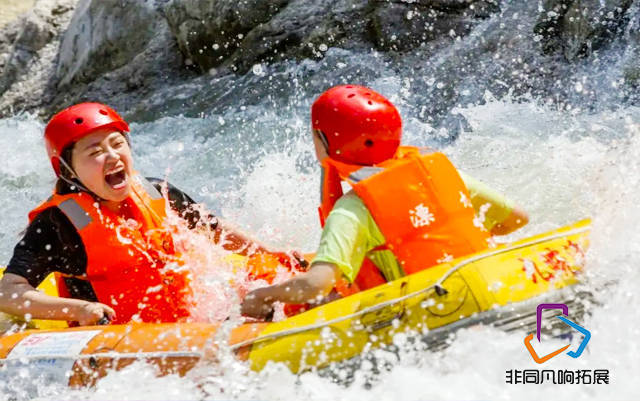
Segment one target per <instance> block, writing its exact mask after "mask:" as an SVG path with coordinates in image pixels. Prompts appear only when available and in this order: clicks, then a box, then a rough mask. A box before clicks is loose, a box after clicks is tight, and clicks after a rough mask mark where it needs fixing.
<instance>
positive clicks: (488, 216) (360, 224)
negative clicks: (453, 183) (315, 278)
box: [312, 172, 514, 282]
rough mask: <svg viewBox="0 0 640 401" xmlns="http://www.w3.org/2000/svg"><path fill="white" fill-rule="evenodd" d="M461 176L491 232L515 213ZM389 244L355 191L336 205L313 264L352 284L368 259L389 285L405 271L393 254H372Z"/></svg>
mask: <svg viewBox="0 0 640 401" xmlns="http://www.w3.org/2000/svg"><path fill="white" fill-rule="evenodd" d="M460 176H461V177H462V179H463V180H464V183H465V185H466V187H467V189H468V191H469V195H470V196H471V204H472V205H473V207H474V209H475V210H476V212H478V211H480V210H481V208H486V206H484V205H489V207H488V209H486V210H484V211H483V212H484V213H483V215H484V221H483V224H484V227H485V228H486V229H487V230H491V229H492V228H493V226H495V225H496V224H498V223H500V222H502V221H504V219H506V218H507V216H509V214H511V211H512V210H513V207H514V206H513V203H512V202H511V201H509V200H508V199H506V198H505V197H504V196H503V195H501V194H500V193H498V192H496V191H494V190H493V189H491V188H490V187H488V186H487V185H485V184H484V183H482V182H480V181H478V180H476V179H474V178H473V177H470V176H468V175H466V174H464V173H462V172H460ZM384 243H386V240H385V238H384V235H382V232H381V231H380V228H379V227H378V225H377V224H376V222H375V221H374V220H373V216H371V213H370V212H369V209H367V207H366V206H365V204H364V202H363V201H362V199H360V197H358V195H356V194H355V192H353V191H349V192H348V193H346V194H345V195H343V196H342V197H341V198H340V199H338V201H337V202H336V204H335V206H334V207H333V210H331V213H329V216H328V217H327V220H326V221H325V226H324V230H323V231H322V236H321V238H320V246H319V247H318V252H317V253H316V256H315V257H314V259H313V261H312V264H313V263H316V262H327V263H333V264H335V265H337V266H338V267H339V268H340V270H341V271H342V273H343V275H344V276H345V277H346V278H347V280H349V282H353V280H354V279H355V278H356V276H357V275H358V272H359V271H360V266H361V265H362V262H363V261H364V258H365V257H368V258H370V259H371V261H372V262H373V263H374V264H375V265H376V266H378V268H380V270H381V272H382V274H383V275H384V277H385V278H386V279H387V281H392V280H395V279H397V278H400V277H402V276H404V271H403V270H402V268H401V267H400V266H399V265H398V262H397V260H396V258H395V256H394V255H393V253H392V252H391V251H388V250H383V251H377V252H370V251H371V250H372V249H374V248H376V247H378V246H380V245H383V244H384Z"/></svg>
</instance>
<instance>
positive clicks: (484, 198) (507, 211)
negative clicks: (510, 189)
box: [459, 171, 529, 235]
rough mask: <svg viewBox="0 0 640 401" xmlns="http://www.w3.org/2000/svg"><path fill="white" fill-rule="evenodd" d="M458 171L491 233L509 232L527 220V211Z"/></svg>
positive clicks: (524, 223)
mask: <svg viewBox="0 0 640 401" xmlns="http://www.w3.org/2000/svg"><path fill="white" fill-rule="evenodd" d="M459 173H460V177H462V179H463V181H464V183H465V185H466V187H467V189H468V191H469V195H471V204H472V205H473V208H474V209H475V211H476V213H480V214H483V216H484V221H483V224H484V227H485V228H486V229H487V230H489V232H491V235H505V234H509V233H511V232H513V231H515V230H517V229H518V228H520V227H522V226H524V225H526V224H527V223H528V222H529V216H528V215H527V213H526V212H525V211H524V210H523V209H522V208H520V207H519V206H517V205H515V204H514V203H513V202H512V201H510V200H509V199H507V198H506V197H505V196H504V195H502V194H500V193H499V192H497V191H495V190H494V189H492V188H490V187H489V186H488V185H486V184H484V183H483V182H481V181H479V180H476V179H475V178H473V177H471V176H469V175H467V174H465V173H464V172H462V171H460V172H459ZM487 206H488V208H487Z"/></svg>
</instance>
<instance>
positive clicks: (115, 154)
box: [0, 103, 284, 325]
mask: <svg viewBox="0 0 640 401" xmlns="http://www.w3.org/2000/svg"><path fill="white" fill-rule="evenodd" d="M128 132H129V126H128V124H127V123H126V122H125V121H124V120H123V119H122V118H121V117H120V116H119V115H118V114H117V113H116V112H115V111H114V110H112V109H111V108H109V107H108V106H105V105H103V104H99V103H82V104H78V105H75V106H72V107H69V108H67V109H65V110H63V111H61V112H60V113H58V114H56V115H55V116H54V117H53V118H52V119H51V121H50V122H49V123H48V124H47V127H46V129H45V134H44V139H45V144H46V149H47V153H48V155H49V158H50V160H51V164H52V167H53V170H54V172H55V174H56V176H57V177H58V181H57V183H56V188H55V191H54V193H53V195H52V196H51V197H50V198H49V199H48V200H47V201H45V202H43V203H42V204H41V205H40V206H38V207H36V208H35V209H34V210H33V211H32V212H31V213H29V220H30V223H29V226H28V227H27V229H26V231H25V234H24V237H23V239H22V240H21V241H20V242H19V243H18V244H17V245H16V247H15V249H14V254H13V257H12V259H11V261H10V262H9V265H8V266H7V269H6V270H5V272H4V275H3V277H2V280H1V281H0V310H1V311H3V312H6V313H10V314H13V315H19V316H29V317H31V318H35V319H53V320H67V321H75V322H78V323H79V324H80V325H89V324H95V323H97V322H99V321H100V320H101V319H104V318H105V317H106V318H108V320H111V321H113V322H116V323H125V322H128V321H130V320H136V321H143V322H174V321H178V320H180V319H183V318H185V317H187V316H188V315H189V307H190V295H191V294H190V287H189V280H190V278H189V277H188V274H187V273H186V272H184V271H181V269H179V268H178V269H172V268H171V266H176V265H178V266H179V264H180V262H181V260H180V255H179V254H178V252H176V250H175V249H174V246H173V245H174V244H173V238H172V235H171V232H170V231H169V230H168V229H166V227H165V225H164V224H163V223H164V219H165V218H166V216H167V215H166V213H167V209H168V208H171V209H173V210H174V211H176V212H177V213H178V214H179V215H180V216H181V217H183V218H184V219H185V220H186V221H187V222H188V225H189V227H190V228H192V229H193V228H195V227H196V226H202V224H198V223H202V222H204V223H205V224H204V225H205V226H208V228H209V233H208V234H210V235H211V237H212V238H213V239H214V242H217V241H219V240H220V238H221V237H222V234H223V232H224V239H225V241H224V244H223V246H224V247H225V248H226V249H228V250H231V251H235V252H239V253H245V254H246V253H247V252H249V251H251V252H262V253H275V254H276V255H278V256H283V255H284V253H279V252H270V251H268V250H267V249H266V248H265V247H264V246H262V245H260V244H259V243H257V242H255V241H252V240H250V239H249V238H247V237H246V236H244V235H242V234H240V233H238V232H236V231H234V230H230V229H225V227H224V223H222V222H220V221H219V220H218V219H216V218H215V217H214V216H213V215H209V216H200V215H199V213H198V212H197V210H195V208H193V207H192V206H193V205H194V204H195V202H194V201H193V200H192V199H191V198H190V197H189V196H188V195H186V194H185V193H183V192H181V191H180V190H178V189H176V188H175V187H173V186H171V185H168V199H166V200H165V198H164V197H163V196H162V195H161V192H160V191H161V184H162V182H161V181H160V180H157V179H150V178H149V179H148V178H145V177H142V176H140V175H139V174H137V173H136V171H135V170H134V168H133V158H132V155H131V150H130V148H129V138H128ZM167 200H168V205H167ZM53 272H55V273H56V274H57V279H58V280H57V281H58V289H59V293H60V295H61V296H60V297H52V296H49V295H46V294H43V293H40V292H38V291H36V290H35V289H34V288H35V287H36V286H38V285H39V283H40V282H41V281H42V280H43V279H44V278H45V277H47V275H48V274H49V273H53Z"/></svg>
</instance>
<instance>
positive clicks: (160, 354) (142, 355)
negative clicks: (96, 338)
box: [0, 351, 204, 363]
mask: <svg viewBox="0 0 640 401" xmlns="http://www.w3.org/2000/svg"><path fill="white" fill-rule="evenodd" d="M203 355H204V354H203V353H202V352H197V351H157V352H115V351H110V352H100V353H95V354H77V355H75V354H66V355H65V354H62V355H59V354H41V355H22V356H11V355H9V356H8V357H7V358H5V359H3V360H1V361H0V362H2V363H4V362H7V361H18V362H23V363H25V362H28V361H33V360H42V359H72V360H84V359H89V360H90V359H92V358H93V359H103V358H109V359H161V358H202V356H203Z"/></svg>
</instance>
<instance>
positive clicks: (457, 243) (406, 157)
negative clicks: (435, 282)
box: [319, 146, 489, 295]
mask: <svg viewBox="0 0 640 401" xmlns="http://www.w3.org/2000/svg"><path fill="white" fill-rule="evenodd" d="M322 164H323V179H322V194H321V202H322V203H321V205H320V208H319V212H320V220H321V223H322V225H323V226H324V221H325V220H326V218H327V216H328V215H329V213H330V212H331V210H332V209H333V206H334V205H335V202H336V201H337V200H338V199H339V198H340V197H341V196H342V195H343V193H342V187H341V182H342V181H346V182H348V183H349V184H350V185H351V187H352V188H353V190H354V191H355V193H356V194H357V195H358V196H359V197H360V198H361V199H362V201H363V202H364V204H365V205H366V206H367V208H368V210H369V212H370V213H371V215H372V217H373V219H374V221H375V222H376V224H377V225H378V227H379V228H380V231H381V232H382V235H384V237H385V239H386V241H387V242H386V244H384V245H383V246H380V247H377V248H375V249H373V250H371V251H370V252H376V251H381V250H390V251H392V252H393V254H394V255H395V257H396V259H397V261H398V262H399V264H400V266H401V267H402V269H403V270H404V272H405V273H406V274H412V273H415V272H418V271H420V270H424V269H427V268H429V267H431V266H434V265H436V264H438V263H439V262H441V261H443V260H447V259H450V258H456V257H460V256H464V255H467V254H470V253H474V252H478V251H480V250H483V249H486V248H487V245H488V244H487V239H488V238H489V234H488V233H487V232H486V231H484V229H483V228H481V227H477V226H476V225H475V224H474V217H475V212H474V209H473V207H472V206H471V202H470V196H469V193H468V191H467V188H466V186H465V184H464V182H463V181H462V179H461V178H460V175H459V174H458V172H457V170H456V168H455V167H454V166H453V165H452V164H451V162H450V161H449V159H447V157H446V156H445V155H444V154H442V153H440V152H433V151H430V150H426V149H418V148H415V147H402V146H401V147H400V148H398V151H397V153H396V155H395V157H394V158H392V159H389V160H386V161H384V162H383V163H380V164H378V165H376V166H357V165H349V164H345V163H341V162H337V161H335V160H333V159H330V158H326V159H325V160H323V163H322ZM386 281H387V280H386V279H385V278H384V277H383V276H382V274H381V272H380V269H378V268H377V267H376V266H375V265H374V264H373V263H372V262H371V260H370V259H369V258H365V261H364V262H363V265H362V267H361V269H360V272H359V273H358V275H357V276H356V279H355V282H354V284H355V285H351V286H345V283H340V285H338V286H336V289H337V290H338V291H339V292H340V293H342V294H343V295H349V294H350V293H352V292H354V291H357V290H364V289H368V288H371V287H375V286H377V285H380V284H383V283H385V282H386Z"/></svg>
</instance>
